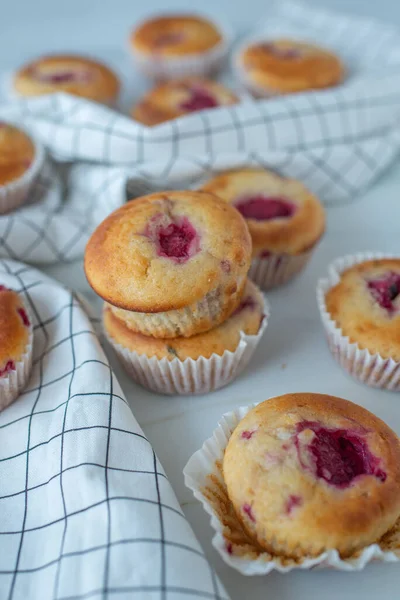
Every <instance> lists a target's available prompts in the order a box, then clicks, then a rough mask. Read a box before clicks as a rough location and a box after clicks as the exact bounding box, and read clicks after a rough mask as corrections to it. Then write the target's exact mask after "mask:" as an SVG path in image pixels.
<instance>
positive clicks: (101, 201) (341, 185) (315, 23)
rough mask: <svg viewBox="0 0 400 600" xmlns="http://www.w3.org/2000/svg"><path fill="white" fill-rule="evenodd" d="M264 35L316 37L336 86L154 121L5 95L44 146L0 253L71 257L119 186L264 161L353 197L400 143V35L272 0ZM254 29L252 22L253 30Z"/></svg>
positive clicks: (154, 185) (172, 181) (164, 183)
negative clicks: (340, 64) (336, 73)
mask: <svg viewBox="0 0 400 600" xmlns="http://www.w3.org/2000/svg"><path fill="white" fill-rule="evenodd" d="M262 33H263V35H264V36H266V37H269V36H270V37H273V36H278V35H279V36H282V35H284V36H289V37H290V36H291V37H295V38H301V39H309V40H314V41H316V42H317V43H318V42H320V43H322V44H323V45H324V46H326V47H328V48H331V49H333V50H334V51H335V52H337V53H338V54H339V55H341V56H342V58H343V60H344V62H345V63H346V65H347V68H348V76H347V79H346V80H345V82H344V83H343V84H342V85H340V86H339V87H337V88H332V89H329V90H324V91H318V92H307V93H302V94H294V95H290V96H283V97H276V98H274V99H268V100H262V101H261V100H260V101H255V100H251V99H245V100H243V102H242V103H241V104H238V105H235V106H230V107H222V108H217V109H213V110H205V111H201V112H198V113H193V114H190V115H188V116H184V117H181V118H179V119H176V120H174V121H171V122H167V123H164V124H161V125H158V126H156V127H153V128H149V127H145V126H143V125H141V124H139V123H136V122H134V121H133V120H132V119H130V118H129V117H127V116H124V115H122V114H119V113H117V112H115V111H113V110H111V109H107V108H104V107H101V106H99V105H96V104H93V103H90V102H87V101H85V100H80V99H77V98H73V97H71V96H67V95H62V94H60V95H54V96H47V97H41V98H36V99H31V100H14V101H13V102H11V103H8V104H5V105H3V106H1V107H0V118H5V119H11V120H13V121H16V122H19V123H22V124H23V125H24V126H25V127H27V128H28V129H29V130H30V131H31V132H32V133H33V134H34V135H35V136H37V138H38V139H39V140H41V141H42V142H43V143H44V144H45V146H46V147H47V149H48V154H49V157H50V159H49V161H48V164H47V166H46V169H45V170H44V171H43V173H42V175H41V177H40V178H39V180H38V182H37V185H36V187H35V189H33V191H32V194H31V198H30V200H31V202H30V204H28V205H26V206H25V207H23V208H21V209H20V210H18V211H17V212H14V213H12V214H9V215H6V216H1V217H0V256H3V257H10V258H14V259H18V260H24V261H28V262H35V263H54V262H62V261H68V260H72V259H75V258H77V257H80V256H81V255H82V253H83V250H84V246H85V244H86V241H87V239H88V236H89V235H90V233H91V231H92V230H93V228H94V227H95V226H96V225H97V224H98V223H99V222H100V221H101V220H103V219H104V217H105V216H106V215H107V214H108V213H110V212H111V211H112V210H114V209H115V208H117V207H118V206H119V205H121V204H122V203H123V202H124V201H125V200H126V196H127V183H129V186H128V190H129V195H130V196H135V195H139V194H140V193H141V192H143V191H149V190H151V189H165V188H173V187H175V188H181V187H188V186H190V187H196V186H197V185H199V183H201V182H202V181H203V180H205V179H206V178H207V177H209V176H211V175H213V174H215V173H216V172H218V171H220V170H223V169H227V168H234V167H239V166H242V165H248V164H251V165H263V166H266V167H270V168H273V169H275V170H278V171H279V172H280V173H282V174H283V175H285V176H291V177H295V178H298V179H301V180H303V181H304V183H305V184H306V185H307V186H309V187H310V188H311V189H312V190H313V191H314V192H315V193H316V194H317V195H319V196H320V198H321V199H322V201H324V202H326V203H338V202H342V201H351V200H353V199H354V198H355V197H356V196H357V195H359V194H360V192H361V191H363V190H365V189H366V187H367V186H368V185H370V183H371V182H372V181H373V180H374V179H376V178H377V176H378V175H380V174H381V173H382V172H383V171H384V169H385V168H386V167H387V166H388V165H389V164H390V163H391V162H392V161H393V160H394V158H395V157H396V156H397V154H398V152H399V149H400V68H399V67H400V35H399V33H398V32H397V31H396V30H394V29H393V28H392V27H391V26H385V25H381V24H378V23H376V22H373V21H371V20H367V19H359V18H350V17H347V16H342V15H338V14H335V13H331V12H327V11H323V10H319V9H316V8H312V7H310V6H307V7H306V6H303V5H301V4H297V3H293V2H277V3H276V6H275V8H274V9H272V10H271V12H270V14H269V15H268V18H267V19H266V26H265V27H264V28H263V29H262ZM259 35H260V31H258V32H256V33H255V34H254V36H255V37H257V36H259Z"/></svg>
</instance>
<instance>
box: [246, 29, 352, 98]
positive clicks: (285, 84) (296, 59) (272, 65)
mask: <svg viewBox="0 0 400 600" xmlns="http://www.w3.org/2000/svg"><path fill="white" fill-rule="evenodd" d="M235 66H236V70H237V72H238V75H239V77H240V79H241V80H242V82H243V83H244V85H245V86H246V87H247V88H248V90H249V91H250V92H252V93H253V94H254V95H255V96H258V97H268V96H273V95H276V94H289V93H293V92H303V91H306V90H314V89H319V88H328V87H332V86H335V85H338V84H339V83H340V82H341V81H342V80H343V78H344V72H345V70H344V66H343V64H342V62H341V60H340V58H339V57H337V56H336V55H335V54H333V53H332V52H329V51H328V50H326V49H324V48H320V47H318V46H314V45H312V44H309V43H305V42H300V41H294V40H287V39H276V40H264V41H256V42H254V43H250V44H249V45H246V46H244V47H243V48H242V49H241V51H239V53H238V55H237V56H236V60H235Z"/></svg>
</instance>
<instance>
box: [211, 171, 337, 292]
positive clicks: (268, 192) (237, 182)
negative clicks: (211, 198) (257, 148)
mask: <svg viewBox="0 0 400 600" xmlns="http://www.w3.org/2000/svg"><path fill="white" fill-rule="evenodd" d="M202 189H203V190H204V191H207V192H211V193H213V194H215V195H217V196H219V197H220V198H222V199H224V200H225V201H226V202H229V203H230V204H232V205H233V206H235V208H236V209H237V210H238V211H239V212H240V213H241V214H242V215H243V217H244V218H245V219H246V222H247V225H248V227H249V230H250V234H251V238H252V244H253V264H252V268H251V270H250V277H251V278H252V279H253V280H254V281H255V282H256V283H257V284H258V285H259V286H260V287H261V288H262V289H269V288H271V287H274V286H276V285H280V284H282V283H286V282H287V281H289V279H291V278H292V277H293V276H294V275H296V274H297V273H298V272H299V271H300V270H301V269H302V268H303V267H304V266H305V265H306V263H307V261H308V260H309V258H310V256H311V252H312V250H313V248H314V247H315V246H316V244H317V242H318V240H319V239H320V238H321V236H322V234H323V232H324V229H325V214H324V210H323V208H322V205H321V204H320V202H319V201H318V200H317V198H315V196H313V195H312V194H311V193H310V192H309V191H308V190H307V189H306V188H305V187H304V186H303V184H301V183H300V182H299V181H296V180H293V179H285V178H283V177H280V176H279V175H276V174H275V173H273V172H271V171H267V170H264V169H252V168H248V169H240V170H236V171H227V172H225V173H222V174H220V175H217V176H216V177H214V178H213V179H211V180H210V181H208V182H207V183H206V184H205V185H204V186H203V187H202Z"/></svg>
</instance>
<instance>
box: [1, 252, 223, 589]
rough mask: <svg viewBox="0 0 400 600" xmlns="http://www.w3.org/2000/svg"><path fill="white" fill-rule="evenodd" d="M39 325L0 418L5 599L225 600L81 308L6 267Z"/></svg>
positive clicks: (40, 280) (43, 279)
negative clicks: (25, 373)
mask: <svg viewBox="0 0 400 600" xmlns="http://www.w3.org/2000/svg"><path fill="white" fill-rule="evenodd" d="M0 282H1V283H2V284H4V285H6V286H8V287H11V288H13V289H15V290H16V291H17V292H18V293H20V294H21V296H22V298H23V299H24V302H25V303H26V304H27V306H29V309H30V312H31V313H32V315H33V323H34V363H33V364H34V366H33V372H32V376H31V379H30V382H29V384H28V387H27V388H26V390H25V391H24V392H22V394H21V395H20V397H19V399H18V400H16V401H15V403H14V404H12V405H11V406H10V407H9V408H8V409H6V410H4V411H3V412H2V413H1V414H0V434H1V441H2V443H1V448H0V513H1V524H0V544H1V552H0V598H2V599H4V600H5V599H8V600H25V599H27V598H29V600H56V599H57V600H67V599H71V600H72V599H73V600H78V599H83V598H85V599H86V598H93V599H94V600H95V599H96V598H99V599H100V598H101V599H111V598H118V599H121V598H140V600H147V599H148V600H165V599H166V598H171V599H173V598H176V599H177V600H179V599H181V598H182V599H185V600H186V599H188V600H189V599H193V600H194V599H195V598H196V599H197V598H207V599H212V600H227V599H228V596H227V595H226V593H225V592H224V590H223V587H222V585H221V583H220V582H219V581H218V579H217V577H216V575H215V573H214V571H213V569H212V567H211V566H210V565H209V564H208V563H207V560H206V559H205V556H204V554H203V552H202V550H201V548H200V546H199V544H198V542H197V540H196V539H195V536H194V534H193V532H192V530H191V528H190V526H189V524H188V522H187V521H186V519H185V516H184V514H183V513H182V510H181V508H180V506H179V504H178V501H177V499H176V497H175V495H174V492H173V490H172V488H171V485H170V483H169V481H168V479H167V478H166V476H165V473H164V471H163V468H162V466H161V464H160V463H159V461H158V459H157V457H156V455H155V454H154V451H153V449H152V447H151V445H150V443H149V441H148V440H147V439H146V437H145V436H144V434H143V432H142V430H141V429H140V427H139V425H138V424H137V422H136V420H135V418H134V417H133V415H132V412H131V410H130V408H129V406H128V404H127V402H126V399H125V398H124V395H123V393H122V391H121V389H120V387H119V384H118V382H117V380H116V379H115V376H114V374H113V372H112V370H111V368H110V365H109V363H108V361H107V359H106V357H105V355H104V353H103V351H102V349H101V347H100V345H99V342H98V339H97V337H96V335H95V333H94V330H93V328H92V325H91V322H90V320H89V318H88V317H87V315H86V313H85V312H84V310H83V308H82V305H81V304H80V302H79V300H78V298H77V297H76V296H75V295H74V294H73V293H71V292H70V291H69V290H67V289H65V288H63V287H62V286H61V285H60V284H58V283H56V282H55V281H53V280H51V279H50V278H48V277H47V276H45V275H43V274H42V273H41V272H40V271H37V270H36V269H34V268H32V267H29V266H27V265H24V264H22V263H18V262H14V261H9V260H0Z"/></svg>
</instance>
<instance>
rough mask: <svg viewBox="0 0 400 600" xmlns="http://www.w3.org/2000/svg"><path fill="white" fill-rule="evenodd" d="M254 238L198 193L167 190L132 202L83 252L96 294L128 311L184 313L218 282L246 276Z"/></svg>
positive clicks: (230, 211)
mask: <svg viewBox="0 0 400 600" xmlns="http://www.w3.org/2000/svg"><path fill="white" fill-rule="evenodd" d="M250 259H251V239H250V234H249V232H248V229H247V226H246V223H245V221H244V219H243V218H242V217H241V215H240V214H239V213H238V212H237V211H236V210H235V209H234V208H232V207H231V206H229V205H227V203H226V202H224V201H223V200H221V199H220V198H217V197H215V196H213V195H212V194H206V193H203V192H191V191H166V192H160V193H156V194H150V195H148V196H143V197H142V198H138V199H137V200H131V201H130V202H128V203H127V204H125V205H124V206H122V207H121V208H119V209H118V210H116V211H115V212H113V213H112V214H111V215H109V216H108V217H107V218H106V219H105V220H104V221H103V223H101V225H100V226H99V227H98V228H97V229H96V231H95V232H94V233H93V235H92V237H91V238H90V240H89V242H88V244H87V247H86V253H85V272H86V276H87V278H88V281H89V283H90V285H91V286H92V287H93V289H94V290H95V292H97V294H99V296H101V297H102V298H103V299H104V300H106V301H107V302H109V303H110V304H112V305H114V306H117V307H120V308H124V309H126V310H130V311H139V312H150V313H153V312H164V311H169V310H175V309H179V308H183V307H185V306H188V305H190V304H192V303H194V302H196V301H197V300H199V299H201V298H203V297H204V296H205V295H206V294H207V293H208V292H210V291H212V290H214V289H216V288H217V287H218V286H219V285H220V284H221V282H224V283H226V282H228V281H232V284H234V285H235V286H236V284H237V281H238V278H243V277H245V276H246V274H247V272H248V269H249V266H250Z"/></svg>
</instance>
